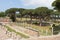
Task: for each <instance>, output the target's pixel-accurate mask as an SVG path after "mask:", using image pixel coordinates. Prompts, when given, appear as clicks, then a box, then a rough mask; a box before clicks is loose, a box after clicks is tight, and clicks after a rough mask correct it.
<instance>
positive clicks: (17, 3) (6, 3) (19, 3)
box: [0, 0, 54, 11]
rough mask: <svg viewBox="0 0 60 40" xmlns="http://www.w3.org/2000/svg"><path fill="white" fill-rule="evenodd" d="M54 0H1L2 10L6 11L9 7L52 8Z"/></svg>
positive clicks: (0, 6) (0, 8)
mask: <svg viewBox="0 0 60 40" xmlns="http://www.w3.org/2000/svg"><path fill="white" fill-rule="evenodd" d="M53 1H54V0H0V11H5V10H7V9H9V8H27V9H34V8H37V7H42V6H45V7H48V8H50V9H52V6H51V4H52V2H53Z"/></svg>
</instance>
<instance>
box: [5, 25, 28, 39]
mask: <svg viewBox="0 0 60 40" xmlns="http://www.w3.org/2000/svg"><path fill="white" fill-rule="evenodd" d="M5 27H6V28H7V30H8V31H10V32H15V33H16V34H17V35H20V36H21V37H24V38H29V36H26V35H24V34H22V33H20V32H16V31H15V30H14V29H12V28H10V27H8V26H6V25H5Z"/></svg>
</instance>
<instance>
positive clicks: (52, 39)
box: [27, 35, 60, 40]
mask: <svg viewBox="0 0 60 40" xmlns="http://www.w3.org/2000/svg"><path fill="white" fill-rule="evenodd" d="M27 40H60V35H53V36H43V37H36V38H29V39H27Z"/></svg>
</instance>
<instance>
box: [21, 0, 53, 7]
mask: <svg viewBox="0 0 60 40" xmlns="http://www.w3.org/2000/svg"><path fill="white" fill-rule="evenodd" d="M53 1H54V0H22V2H23V5H24V6H37V7H38V6H47V7H51V4H52V2H53Z"/></svg>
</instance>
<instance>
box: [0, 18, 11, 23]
mask: <svg viewBox="0 0 60 40" xmlns="http://www.w3.org/2000/svg"><path fill="white" fill-rule="evenodd" d="M0 22H10V19H9V18H2V17H0Z"/></svg>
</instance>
